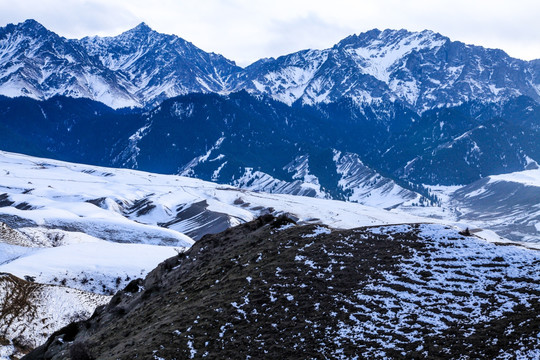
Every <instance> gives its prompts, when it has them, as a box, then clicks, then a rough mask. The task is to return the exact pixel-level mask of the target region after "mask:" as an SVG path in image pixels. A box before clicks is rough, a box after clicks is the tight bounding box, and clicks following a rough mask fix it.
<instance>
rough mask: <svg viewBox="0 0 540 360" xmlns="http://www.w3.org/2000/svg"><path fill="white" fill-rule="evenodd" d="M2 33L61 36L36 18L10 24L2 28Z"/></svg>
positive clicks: (35, 36)
mask: <svg viewBox="0 0 540 360" xmlns="http://www.w3.org/2000/svg"><path fill="white" fill-rule="evenodd" d="M2 33H4V34H6V33H8V34H9V33H11V34H21V35H23V36H27V37H32V38H35V39H39V38H42V37H44V36H47V35H53V36H54V37H56V38H60V36H58V35H56V34H55V33H54V32H52V31H50V30H48V29H47V28H46V27H45V26H43V25H42V24H40V23H39V22H37V21H36V20H34V19H28V20H25V21H24V22H20V23H18V24H8V25H6V27H4V28H0V34H2Z"/></svg>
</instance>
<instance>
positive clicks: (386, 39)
mask: <svg viewBox="0 0 540 360" xmlns="http://www.w3.org/2000/svg"><path fill="white" fill-rule="evenodd" d="M448 40H449V39H448V38H447V37H445V36H443V35H441V34H439V33H437V32H434V31H432V30H422V31H409V30H406V29H399V30H395V29H385V30H382V31H381V30H379V29H372V30H369V31H366V32H363V33H360V34H358V35H357V34H353V35H350V36H348V37H346V38H345V39H343V40H341V41H340V42H338V43H337V44H336V45H335V46H334V48H335V49H339V48H345V47H376V46H379V47H380V46H385V47H391V46H392V45H395V44H399V43H404V44H408V43H410V42H412V41H415V42H418V43H419V45H428V44H430V43H431V42H441V41H443V42H444V41H448Z"/></svg>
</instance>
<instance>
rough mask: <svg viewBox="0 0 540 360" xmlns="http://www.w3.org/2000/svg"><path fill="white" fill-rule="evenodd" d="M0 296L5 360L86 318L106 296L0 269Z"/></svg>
mask: <svg viewBox="0 0 540 360" xmlns="http://www.w3.org/2000/svg"><path fill="white" fill-rule="evenodd" d="M0 299H1V301H0V304H1V305H0V334H2V335H1V337H0V338H1V339H2V343H0V359H2V360H8V359H13V358H12V357H10V356H11V355H16V356H20V355H22V354H23V353H24V352H26V351H28V350H30V349H32V348H34V347H36V346H38V345H40V344H42V343H43V342H45V340H46V339H47V337H48V336H49V335H50V334H52V333H53V332H54V331H56V330H58V329H60V328H61V327H64V326H66V325H68V324H69V323H71V322H73V321H78V320H83V319H86V318H88V317H89V316H90V315H92V313H93V312H94V310H95V308H96V306H98V305H104V304H106V303H107V302H109V300H110V296H104V295H98V294H93V293H88V292H83V291H80V290H76V289H70V288H68V287H64V286H53V285H43V284H37V283H33V282H28V281H25V280H22V279H20V278H18V277H15V276H13V275H10V274H6V273H0ZM6 340H7V344H6V343H5V341H6Z"/></svg>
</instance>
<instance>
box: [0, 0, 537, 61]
mask: <svg viewBox="0 0 540 360" xmlns="http://www.w3.org/2000/svg"><path fill="white" fill-rule="evenodd" d="M538 14H540V2H538V1H532V0H513V1H507V0H493V1H484V0H452V1H449V0H437V1H434V0H408V1H403V0H361V1H359V0H333V1H332V2H330V1H321V0H273V1H267V0H153V1H148V0H116V1H114V0H20V1H17V2H14V1H12V0H0V26H3V25H5V24H7V23H13V22H15V23H16V22H20V21H24V20H25V19H27V18H34V19H36V20H37V21H39V22H41V23H42V24H43V25H45V26H46V27H48V28H49V29H51V30H53V31H55V32H57V33H59V34H60V35H63V36H66V37H76V38H80V37H83V36H86V35H96V34H97V35H116V34H118V33H120V32H122V31H125V30H127V29H129V28H132V27H134V26H135V25H137V24H138V23H140V22H142V21H144V22H146V23H147V24H149V25H150V26H151V27H152V28H154V29H155V30H157V31H160V32H164V33H169V34H176V35H178V36H180V37H182V38H184V39H186V40H188V41H191V42H193V43H194V44H195V45H197V46H199V47H201V48H202V49H204V50H206V51H214V52H217V53H221V54H223V55H225V56H226V57H228V58H230V59H232V60H236V61H237V62H239V63H240V64H242V65H246V64H248V63H250V62H252V61H255V60H257V59H258V58H261V57H269V56H273V57H275V56H278V55H283V54H286V53H289V52H292V51H296V50H301V49H304V48H326V47H329V46H331V45H332V44H334V43H336V42H337V41H339V40H340V39H341V38H344V37H346V36H347V35H350V34H352V33H360V32H363V31H367V30H369V29H372V28H379V29H384V28H394V29H396V28H406V29H409V30H423V29H431V30H434V31H437V32H440V33H441V34H443V35H446V36H449V37H450V38H451V39H453V40H460V41H463V42H466V43H473V44H477V45H483V46H487V47H496V48H501V49H503V50H505V51H507V52H508V53H509V54H510V55H512V56H515V57H519V58H524V59H533V58H540V38H539V37H538V35H537V34H538V33H539V32H540V22H539V21H538V20H537V16H538Z"/></svg>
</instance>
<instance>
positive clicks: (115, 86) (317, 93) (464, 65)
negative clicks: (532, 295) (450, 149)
mask: <svg viewBox="0 0 540 360" xmlns="http://www.w3.org/2000/svg"><path fill="white" fill-rule="evenodd" d="M243 89H245V90H248V91H249V92H251V93H255V94H265V95H269V96H271V97H273V98H274V99H277V100H280V101H283V102H285V103H287V104H292V103H294V102H296V101H300V102H302V103H305V104H317V103H328V102H332V101H336V100H338V99H340V98H342V97H350V98H352V99H354V100H355V101H356V102H358V103H372V102H377V101H386V100H389V101H400V102H402V103H404V104H406V105H407V106H408V107H410V108H412V109H414V110H416V111H425V110H427V109H430V108H433V107H437V106H446V105H448V104H454V105H455V104H460V103H462V102H466V101H470V100H481V101H501V100H507V99H508V98H509V97H515V96H518V95H526V96H529V97H532V98H533V99H535V100H538V99H540V67H539V62H538V61H530V62H528V61H522V60H519V59H514V58H511V57H509V56H508V55H507V54H506V53H504V52H503V51H501V50H493V49H486V48H483V47H480V46H472V45H466V44H463V43H461V42H457V41H451V40H450V39H449V38H447V37H444V36H442V35H440V34H437V33H434V32H432V31H423V32H409V31H406V30H384V31H379V30H371V31H368V32H366V33H362V34H359V35H352V36H349V37H347V38H345V39H343V40H342V41H340V42H339V43H338V44H336V45H335V46H333V47H332V48H330V49H325V50H303V51H299V52H296V53H293V54H289V55H284V56H281V57H279V58H277V59H273V58H270V59H262V60H259V61H257V62H255V63H253V64H252V65H250V66H247V67H246V68H241V67H239V66H236V65H235V63H234V62H233V61H231V60H228V59H226V58H224V57H223V56H221V55H217V54H214V53H207V52H205V51H203V50H201V49H199V48H197V47H196V46H195V45H193V44H191V43H189V42H187V41H185V40H183V39H181V38H180V37H178V36H175V35H165V34H160V33H158V32H156V31H154V30H152V29H151V28H149V27H148V26H147V25H146V24H144V23H142V24H140V25H138V26H137V27H135V28H134V29H131V30H129V31H126V32H125V33H122V34H120V35H118V36H115V37H97V36H94V37H86V38H83V39H81V40H73V39H65V38H63V37H60V36H58V35H56V34H55V33H53V32H51V31H49V30H47V29H46V28H44V27H43V26H42V25H41V24H39V23H37V22H36V21H34V20H27V21H25V22H24V23H20V24H17V25H13V24H9V25H7V26H6V27H4V28H1V29H0V94H2V95H6V96H12V97H13V96H29V97H32V98H35V99H47V98H50V97H52V96H54V95H66V96H72V97H86V98H90V99H94V100H97V101H101V102H103V103H105V104H107V105H109V106H111V107H113V108H120V107H137V106H152V105H156V104H158V103H159V102H161V101H162V100H163V99H166V98H169V97H174V96H177V95H182V94H187V93H191V92H204V93H208V92H212V93H221V94H224V93H230V92H235V91H239V90H243Z"/></svg>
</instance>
